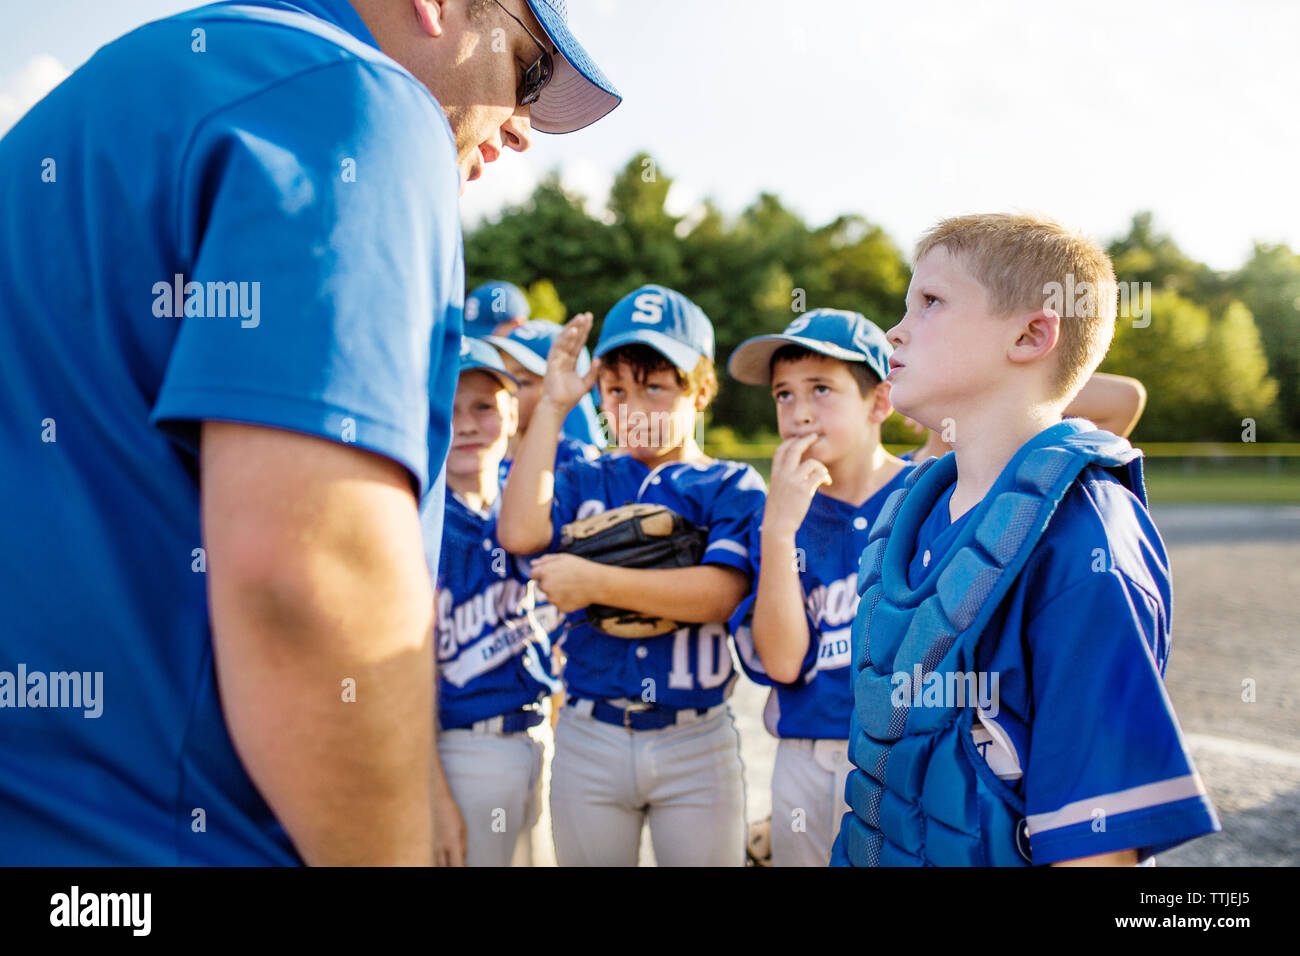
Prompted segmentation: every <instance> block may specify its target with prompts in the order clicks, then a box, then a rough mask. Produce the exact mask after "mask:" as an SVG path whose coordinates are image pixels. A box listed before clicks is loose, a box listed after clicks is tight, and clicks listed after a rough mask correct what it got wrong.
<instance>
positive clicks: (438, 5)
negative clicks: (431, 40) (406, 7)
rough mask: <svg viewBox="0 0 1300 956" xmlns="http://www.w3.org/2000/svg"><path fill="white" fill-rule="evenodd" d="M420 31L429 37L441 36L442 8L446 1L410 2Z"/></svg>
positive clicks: (421, 0)
mask: <svg viewBox="0 0 1300 956" xmlns="http://www.w3.org/2000/svg"><path fill="white" fill-rule="evenodd" d="M411 6H412V7H414V8H415V19H416V20H417V21H418V22H419V24H420V29H422V30H423V31H424V32H425V33H427V34H429V36H431V37H440V36H442V23H443V13H444V10H443V8H444V7H445V6H446V0H411Z"/></svg>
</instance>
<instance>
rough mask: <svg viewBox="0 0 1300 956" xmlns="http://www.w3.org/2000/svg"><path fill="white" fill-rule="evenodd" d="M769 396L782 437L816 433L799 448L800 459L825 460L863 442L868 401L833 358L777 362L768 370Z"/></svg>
mask: <svg viewBox="0 0 1300 956" xmlns="http://www.w3.org/2000/svg"><path fill="white" fill-rule="evenodd" d="M772 399H773V400H774V401H775V402H776V422H777V430H778V431H779V432H780V435H781V438H782V439H790V438H799V437H802V436H804V435H810V434H816V435H817V436H818V438H817V440H816V441H815V442H813V444H812V446H811V447H810V448H809V449H808V450H807V451H806V452H804V456H803V457H804V459H805V460H806V459H809V458H815V459H817V460H818V461H820V462H821V463H822V464H830V463H833V462H836V461H839V460H840V459H842V458H844V457H846V456H847V455H850V454H852V453H854V452H855V451H859V452H860V451H861V448H862V446H863V445H865V444H866V443H867V435H868V432H867V429H866V425H867V422H868V419H869V416H870V414H871V407H872V400H871V399H870V398H863V396H862V393H861V392H860V391H859V390H858V383H857V381H855V380H854V378H853V375H852V373H851V372H849V370H848V367H847V366H846V365H845V364H844V363H843V362H841V361H840V360H839V359H833V358H830V357H829V356H827V357H814V356H811V355H809V356H805V357H803V358H800V359H797V360H795V361H781V362H777V363H776V365H775V366H774V367H773V369H772Z"/></svg>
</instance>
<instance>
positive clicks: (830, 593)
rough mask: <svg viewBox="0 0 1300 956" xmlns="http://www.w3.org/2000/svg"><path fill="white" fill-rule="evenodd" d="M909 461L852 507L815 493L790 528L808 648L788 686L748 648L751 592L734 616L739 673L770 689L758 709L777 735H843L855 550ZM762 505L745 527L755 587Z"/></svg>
mask: <svg viewBox="0 0 1300 956" xmlns="http://www.w3.org/2000/svg"><path fill="white" fill-rule="evenodd" d="M912 468H913V466H912V465H907V466H905V467H903V468H901V469H899V472H898V474H897V475H895V476H894V477H893V478H892V479H890V481H889V483H888V484H886V485H885V486H883V487H882V488H881V489H880V490H879V491H877V492H876V493H875V494H874V495H872V496H871V497H870V498H868V499H867V500H866V501H864V502H863V503H862V505H861V506H860V507H858V508H855V507H853V505H851V504H849V503H848V502H846V501H839V500H838V499H835V498H831V497H829V496H827V495H824V494H821V493H820V492H818V493H817V494H815V495H813V499H812V503H811V504H810V505H809V506H808V514H807V516H806V517H805V518H804V520H803V524H801V525H800V526H799V530H798V531H797V532H796V533H795V537H794V543H795V553H794V555H792V556H791V558H790V560H792V561H794V562H795V567H796V568H797V569H798V571H799V583H800V585H802V587H803V594H804V612H805V616H806V618H807V621H808V637H809V640H808V652H807V653H806V654H805V655H804V659H803V664H802V665H801V667H800V668H799V679H798V680H797V681H795V682H794V683H793V684H778V683H776V682H775V681H773V680H772V679H771V678H770V677H768V676H767V671H766V670H765V669H764V667H763V662H762V661H761V660H760V659H759V657H758V654H757V652H756V651H755V650H754V639H753V636H752V635H751V633H750V624H751V622H752V616H753V611H754V598H755V596H754V595H753V594H751V595H750V596H749V597H747V598H745V600H744V601H743V602H742V603H741V605H740V607H739V608H737V609H736V613H735V615H733V616H732V619H731V626H732V633H733V634H734V635H735V638H736V650H737V651H738V652H739V656H740V663H741V666H742V667H744V669H745V673H746V674H748V675H749V676H750V677H751V678H752V679H753V680H755V681H756V682H758V683H760V684H764V685H767V686H770V687H771V688H772V692H771V693H770V694H769V695H768V698H767V707H766V708H765V709H764V711H763V723H764V724H765V725H766V726H767V729H768V732H769V733H771V734H773V735H775V736H777V737H805V738H813V739H829V740H845V739H847V738H848V736H849V723H850V720H851V719H852V714H853V685H852V683H851V681H850V679H849V678H850V674H849V672H850V668H849V664H850V663H852V644H851V642H850V640H849V632H850V630H851V629H852V626H853V618H854V615H856V614H857V611H858V591H857V579H858V556H859V555H861V554H862V549H863V548H864V547H866V544H867V535H868V534H869V533H870V532H871V526H872V524H873V523H874V522H875V520H876V516H877V515H878V514H880V508H881V506H882V505H884V503H885V499H886V498H888V497H889V496H890V494H891V493H893V491H894V490H895V489H896V488H901V487H902V486H903V482H904V481H906V480H907V475H908V473H909V472H910V471H911V470H912ZM762 520H763V513H762V512H761V511H760V512H759V513H758V514H757V515H756V516H755V518H754V521H753V523H752V524H751V526H750V536H749V540H750V545H749V547H750V560H751V562H752V563H753V565H754V580H755V587H757V581H758V569H759V567H760V566H761V558H762V548H761V542H762V534H761V529H762Z"/></svg>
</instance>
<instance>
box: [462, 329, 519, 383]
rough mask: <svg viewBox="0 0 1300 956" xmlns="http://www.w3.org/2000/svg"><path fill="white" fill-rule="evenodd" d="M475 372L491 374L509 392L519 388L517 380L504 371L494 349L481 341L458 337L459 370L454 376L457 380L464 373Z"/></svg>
mask: <svg viewBox="0 0 1300 956" xmlns="http://www.w3.org/2000/svg"><path fill="white" fill-rule="evenodd" d="M475 371H483V372H490V373H492V374H493V375H495V376H496V377H497V379H498V380H499V381H500V382H501V384H502V385H503V386H505V388H507V389H509V390H510V391H511V392H513V391H515V390H516V389H518V388H519V381H518V379H516V378H515V377H514V376H513V375H511V374H510V373H509V372H507V371H506V367H505V365H504V364H502V362H501V356H500V355H498V354H497V350H496V349H494V348H493V347H492V346H491V345H489V344H488V343H487V342H485V341H483V340H482V339H476V338H472V337H471V336H468V335H462V336H461V337H460V370H459V371H458V372H457V373H456V375H457V377H458V378H459V377H460V376H461V375H464V374H465V373H466V372H475Z"/></svg>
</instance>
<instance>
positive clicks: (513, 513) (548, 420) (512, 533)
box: [497, 396, 568, 554]
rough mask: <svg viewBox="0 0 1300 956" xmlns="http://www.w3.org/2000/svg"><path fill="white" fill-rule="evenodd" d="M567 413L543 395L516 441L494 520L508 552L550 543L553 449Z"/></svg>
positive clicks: (527, 551) (531, 549)
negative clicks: (499, 507) (530, 419)
mask: <svg viewBox="0 0 1300 956" xmlns="http://www.w3.org/2000/svg"><path fill="white" fill-rule="evenodd" d="M567 414H568V413H567V412H566V411H564V410H562V409H560V408H559V407H558V406H556V405H555V404H554V403H552V402H551V401H550V399H548V398H547V397H546V396H542V398H541V399H540V400H539V401H538V402H537V407H536V409H534V411H533V419H532V421H531V422H529V424H528V431H526V432H524V437H523V439H522V440H521V441H520V442H519V448H518V454H517V455H516V457H515V460H514V464H512V465H511V466H510V475H509V477H507V479H506V486H505V489H504V490H503V491H502V492H501V515H500V517H499V518H498V520H497V539H498V540H499V541H500V542H501V547H503V548H505V549H506V550H507V551H509V552H510V553H511V554H536V553H537V552H538V551H544V550H546V549H547V548H549V547H550V546H551V537H552V534H553V531H552V528H551V499H552V498H553V497H554V496H555V450H556V448H557V447H558V446H559V443H560V429H561V428H562V427H563V426H564V418H565V416H566V415H567Z"/></svg>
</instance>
